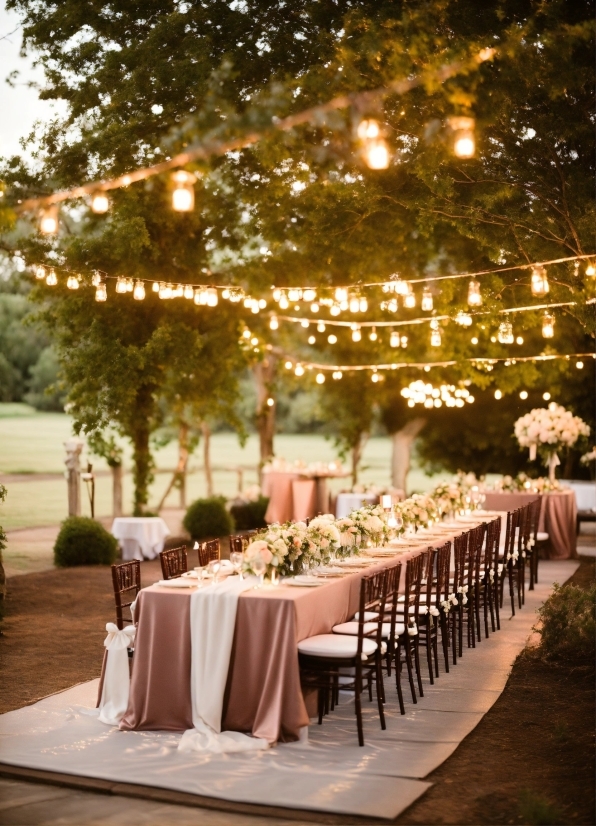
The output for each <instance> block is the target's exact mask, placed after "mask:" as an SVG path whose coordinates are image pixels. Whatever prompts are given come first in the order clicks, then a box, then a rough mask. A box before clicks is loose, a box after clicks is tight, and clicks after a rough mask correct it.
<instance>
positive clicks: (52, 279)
mask: <svg viewBox="0 0 596 826" xmlns="http://www.w3.org/2000/svg"><path fill="white" fill-rule="evenodd" d="M57 283H58V277H57V275H56V270H55V269H54V268H53V267H52V268H51V269H50V271H49V273H48V274H47V276H46V284H47V285H48V287H55V286H56V284H57Z"/></svg>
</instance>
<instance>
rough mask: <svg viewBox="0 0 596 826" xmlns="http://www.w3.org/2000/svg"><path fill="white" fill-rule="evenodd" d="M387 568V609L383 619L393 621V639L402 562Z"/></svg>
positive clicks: (391, 636)
mask: <svg viewBox="0 0 596 826" xmlns="http://www.w3.org/2000/svg"><path fill="white" fill-rule="evenodd" d="M385 570H386V573H387V576H386V580H385V610H384V615H383V617H382V619H383V620H384V621H385V622H390V623H391V635H390V639H393V638H394V637H395V623H396V617H397V603H398V599H399V584H400V581H401V562H397V563H395V565H392V566H391V567H390V568H386V569H385Z"/></svg>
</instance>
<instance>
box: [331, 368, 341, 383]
mask: <svg viewBox="0 0 596 826" xmlns="http://www.w3.org/2000/svg"><path fill="white" fill-rule="evenodd" d="M332 375H333V378H334V379H335V380H336V381H339V379H341V377H342V372H341V370H334V371H333V374H332Z"/></svg>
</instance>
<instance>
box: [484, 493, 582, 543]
mask: <svg viewBox="0 0 596 826" xmlns="http://www.w3.org/2000/svg"><path fill="white" fill-rule="evenodd" d="M535 498H536V494H535V493H500V492H496V491H495V492H492V493H487V494H486V501H485V503H484V507H485V508H486V509H487V510H499V511H511V510H516V509H517V508H521V507H523V506H524V505H527V504H528V502H531V501H532V499H535ZM576 516H577V505H576V501H575V493H574V492H573V491H572V490H568V489H566V490H561V491H557V492H554V493H545V494H544V495H543V496H542V508H541V509H540V524H539V526H538V530H539V531H546V533H548V535H549V543H548V547H547V554H548V557H549V559H577V538H576V534H575V520H576Z"/></svg>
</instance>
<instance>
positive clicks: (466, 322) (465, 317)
mask: <svg viewBox="0 0 596 826" xmlns="http://www.w3.org/2000/svg"><path fill="white" fill-rule="evenodd" d="M455 323H456V324H459V325H461V326H462V327H469V326H470V325H471V324H472V316H471V315H470V314H469V313H464V312H463V311H462V310H460V311H459V312H458V314H457V315H456V316H455Z"/></svg>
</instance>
